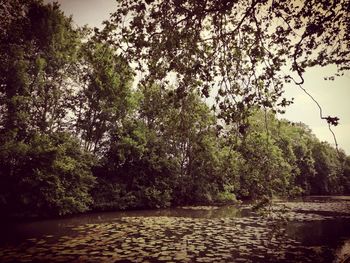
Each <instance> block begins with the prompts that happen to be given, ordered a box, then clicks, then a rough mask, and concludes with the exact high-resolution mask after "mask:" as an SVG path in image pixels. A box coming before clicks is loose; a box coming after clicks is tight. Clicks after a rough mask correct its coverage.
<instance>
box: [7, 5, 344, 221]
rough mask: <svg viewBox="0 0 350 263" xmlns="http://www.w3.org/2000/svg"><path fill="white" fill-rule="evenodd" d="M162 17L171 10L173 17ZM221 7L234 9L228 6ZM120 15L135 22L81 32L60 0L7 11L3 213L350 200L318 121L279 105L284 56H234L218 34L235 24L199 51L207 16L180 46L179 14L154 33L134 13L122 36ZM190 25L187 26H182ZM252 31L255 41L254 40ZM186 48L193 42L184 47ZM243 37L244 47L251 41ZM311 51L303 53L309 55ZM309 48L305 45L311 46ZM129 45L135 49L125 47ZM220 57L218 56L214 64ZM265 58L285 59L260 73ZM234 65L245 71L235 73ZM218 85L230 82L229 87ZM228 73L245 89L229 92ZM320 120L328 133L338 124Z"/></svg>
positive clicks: (297, 68) (339, 157)
mask: <svg viewBox="0 0 350 263" xmlns="http://www.w3.org/2000/svg"><path fill="white" fill-rule="evenodd" d="M124 2H128V1H124ZM129 2H130V1H129ZM141 2H143V1H135V5H134V6H127V5H125V8H128V9H129V10H132V11H133V12H135V13H136V14H140V15H145V16H146V14H145V12H144V11H143V10H144V9H143V6H142V5H140V4H139V5H137V4H138V3H141ZM146 2H147V3H148V2H152V1H146ZM170 2H171V1H170ZM180 2H181V1H180ZM190 2H191V1H190ZM194 2H196V1H194ZM204 2H205V1H204ZM214 2H215V1H214ZM219 2H220V1H219ZM223 2H225V1H223ZM253 2H254V1H253ZM257 2H259V1H257ZM263 2H264V1H262V2H261V3H262V5H263V4H264V3H263ZM130 3H132V1H131V2H130ZM148 4H149V3H148ZM162 8H164V10H163V11H164V14H166V12H168V11H169V10H168V9H166V8H167V7H166V6H163V7H162ZM198 8H199V7H198ZM220 8H222V10H221V11H223V10H224V8H225V6H223V7H220ZM183 9H184V10H183ZM183 9H179V10H177V9H176V10H175V11H176V12H179V13H180V15H179V16H178V17H180V18H181V17H182V16H181V14H185V13H186V12H187V11H186V10H185V8H183ZM152 10H153V11H154V12H156V11H157V10H156V9H152ZM203 10H204V9H203ZM181 12H185V13H181ZM208 12H209V11H208ZM121 14H123V15H127V14H126V11H125V10H123V9H122V8H121V9H120V10H119V11H118V12H117V13H115V14H114V16H112V20H110V21H106V22H105V28H104V29H102V30H100V29H97V28H95V29H91V28H88V27H77V26H75V25H73V21H72V18H70V17H67V16H66V15H64V13H63V12H62V11H61V10H60V7H59V5H58V4H43V3H42V2H40V1H33V0H24V1H20V0H16V1H8V2H6V3H5V4H4V7H2V10H1V13H0V21H1V23H0V59H1V63H0V211H1V214H2V215H3V216H6V217H48V216H49V217H52V216H63V215H68V214H74V213H81V212H85V211H107V210H108V211H110V210H125V209H141V208H165V207H171V206H179V205H193V204H227V203H234V202H237V200H256V201H261V202H262V201H265V200H270V199H271V198H272V197H295V196H300V195H329V194H332V195H338V194H339V195H341V194H350V156H347V155H346V154H345V152H344V151H342V150H341V149H336V148H334V147H333V146H331V145H330V144H329V143H327V142H321V141H320V140H318V139H317V138H316V136H315V135H314V134H313V132H312V131H311V130H310V128H308V126H307V125H305V124H303V123H291V122H290V121H288V120H285V119H283V118H280V117H278V116H277V112H279V113H281V112H283V111H284V110H288V107H287V106H288V105H289V104H290V103H291V102H289V101H287V100H286V99H283V98H282V97H281V96H282V94H283V91H282V86H281V85H282V84H281V83H280V82H278V81H277V80H276V81H275V82H273V81H272V80H274V79H275V78H276V76H277V73H276V72H277V71H278V70H279V68H281V67H282V64H283V63H284V62H283V61H282V57H283V55H284V54H285V53H283V52H282V53H278V50H277V51H276V52H277V53H276V54H277V55H276V57H269V54H267V53H264V52H263V49H259V48H254V47H253V48H250V49H245V50H246V51H247V50H249V52H250V53H249V52H248V51H247V52H248V53H246V54H244V49H243V48H242V50H243V51H241V52H239V51H238V49H235V48H233V47H230V46H227V45H228V44H227V43H230V42H229V41H228V40H227V39H226V37H232V35H231V34H225V33H224V34H223V33H222V30H221V31H220V29H219V26H221V27H220V28H221V29H223V28H224V26H223V24H220V23H224V22H223V21H213V23H214V29H213V30H214V31H213V34H223V35H221V37H223V38H221V39H220V41H219V40H218V41H217V42H215V41H214V40H213V41H212V42H210V43H209V44H208V46H190V45H192V44H193V43H195V42H196V41H197V40H198V39H194V38H195V37H197V38H203V35H200V33H198V34H195V33H193V32H195V30H197V29H196V27H197V26H198V25H197V24H196V21H197V20H196V19H195V18H198V17H199V16H198V14H197V15H192V17H191V19H190V20H188V21H187V22H186V23H187V24H186V26H188V27H192V29H193V30H194V31H193V32H192V31H191V30H190V28H187V29H186V30H187V31H186V32H187V33H186V32H185V31H180V30H179V31H177V34H178V35H176V33H174V31H172V32H173V33H172V34H175V35H174V38H173V39H171V38H169V35H166V33H167V31H166V30H167V29H169V28H173V29H174V27H173V26H174V25H172V24H171V19H172V18H171V17H168V18H169V21H170V22H169V24H164V23H162V21H157V20H149V21H153V22H154V23H153V24H151V23H148V24H147V23H143V22H142V21H141V20H142V18H141V17H140V16H137V15H136V16H135V19H134V20H132V21H131V22H130V24H129V25H128V27H129V31H128V30H127V29H124V31H123V28H119V24H117V22H116V21H120V20H121V17H120V15H121ZM306 15H307V14H305V16H306ZM150 16H152V14H150ZM194 17H195V18H194ZM192 18H193V19H192ZM201 19H203V20H205V18H201ZM252 20H253V21H254V17H252ZM183 21H186V16H185V17H184V18H183V19H180V20H179V21H177V23H175V24H176V25H180V24H181V23H182V22H183ZM210 21H211V20H210ZM158 22H159V23H160V24H157V23H158ZM323 22H325V21H323ZM326 22H327V21H326ZM159 25H161V26H160V27H159ZM240 25H241V26H242V34H243V35H244V34H255V33H254V32H255V31H254V32H253V31H252V30H253V29H249V28H246V29H244V28H243V25H244V23H241V24H240ZM152 26H153V28H152ZM161 27H164V28H163V29H164V30H163V33H164V34H165V35H164V36H163V38H160V37H157V34H156V33H154V34H151V36H150V35H149V36H148V37H147V34H149V32H156V30H157V29H162V28H161ZM227 28H230V26H229V25H227ZM227 28H226V29H227ZM119 29H120V31H118V30H119ZM175 29H176V28H175ZM254 29H257V30H258V32H260V33H261V32H262V31H264V30H263V29H261V28H259V27H254ZM259 30H260V31H259ZM280 30H282V29H280ZM308 30H309V31H310V33H309V35H306V36H305V39H306V38H307V37H310V39H311V38H313V37H314V36H313V34H315V36H322V33H317V30H316V29H315V28H313V30H316V31H313V32H311V31H312V28H309V29H308ZM219 31H220V32H219ZM115 32H117V33H118V32H122V35H123V37H125V36H128V41H129V43H126V42H125V41H124V42H123V41H122V40H117V39H113V37H114V36H115V35H114V33H115ZM252 32H253V33H252ZM208 34H209V33H208ZM318 34H319V35H318ZM280 36H281V37H280V38H279V39H276V42H275V43H279V44H281V43H283V45H284V46H285V47H288V45H287V44H288V43H289V42H288V41H287V42H284V40H286V39H282V38H283V37H284V36H286V34H285V32H284V33H283V32H282V33H281V32H280ZM204 37H206V36H204ZM176 38H178V39H182V41H179V43H180V44H176V43H177V42H176ZM225 39H226V40H225ZM242 39H245V40H244V41H246V42H244V41H243V40H242V41H243V42H242V43H241V42H240V44H242V45H243V46H244V45H246V46H247V45H249V43H250V44H251V43H252V42H249V41H248V40H249V38H247V37H246V38H244V37H242ZM257 39H259V37H257ZM118 41H119V42H118ZM152 41H153V42H152ZM157 41H158V42H157ZM174 41H175V42H174ZM237 41H241V39H239V40H237ZM330 41H331V40H330ZM306 42H307V41H306V40H305V41H304V42H303V43H302V44H301V43H300V45H299V47H298V48H299V50H298V52H299V53H302V52H301V50H302V49H303V48H304V46H302V45H304V44H305V43H306ZM116 43H117V44H116ZM222 43H226V44H227V45H226V46H225V45H224V44H222ZM261 43H263V41H262V42H261ZM286 43H287V44H286ZM310 43H311V42H308V43H306V44H305V45H308V44H309V45H310V46H308V48H309V49H313V46H312V45H311V44H310ZM276 45H277V44H276ZM126 47H130V48H127V49H126V50H125V51H124V49H125V48H126ZM211 47H215V48H217V49H218V50H221V49H222V50H224V49H225V48H226V49H229V50H231V51H232V52H231V53H228V54H226V53H225V54H226V55H227V56H228V57H229V58H230V59H231V62H230V64H229V65H228V62H227V61H229V59H228V58H227V57H221V55H217V53H215V52H216V51H215V52H214V51H213V50H212V49H211ZM256 47H259V45H258V44H256ZM172 48H174V49H172ZM315 48H316V47H315ZM175 49H181V50H182V51H179V52H180V53H179V52H177V51H174V50H175ZM271 49H272V48H271ZM181 52H182V53H181ZM205 52H208V53H205ZM298 52H297V53H298ZM191 53H193V54H194V55H191ZM299 53H298V56H299ZM208 54H211V55H212V57H213V60H210V62H207V63H206V64H204V62H203V61H209V58H208V57H207V55H208ZM220 54H221V53H220ZM162 55H164V57H163V58H162V59H161V58H159V56H162ZM195 55H197V56H198V57H196V59H194V56H195ZM208 56H209V55H208ZM223 56H224V55H223ZM230 56H231V57H230ZM265 56H267V57H268V60H273V61H274V62H275V63H272V64H273V66H271V65H272V64H271V65H270V64H269V65H270V66H269V67H266V69H264V70H260V73H259V72H258V71H259V70H258V68H259V66H258V65H259V63H262V61H264V57H265ZM246 57H249V58H250V60H249V61H246ZM300 57H302V56H301V55H300ZM300 57H296V56H294V62H295V63H294V64H293V65H292V67H293V69H294V72H296V73H297V75H298V76H300V77H301V78H302V72H303V69H302V67H303V65H304V66H305V65H306V64H305V63H304V64H303V63H300V64H297V63H296V61H297V59H298V58H300ZM151 58H152V59H151ZM191 58H192V60H191ZM277 58H280V61H278V59H277ZM146 59H147V61H146V62H145V60H146ZM224 59H226V60H225V63H226V64H225V65H223V63H224V62H222V60H224ZM318 59H320V58H318ZM323 59H324V61H327V59H326V58H323ZM240 61H241V62H240ZM137 62H139V63H137ZM195 62H198V63H199V64H196V63H195ZM316 62H317V61H316ZM316 62H315V61H313V63H314V64H315V63H316ZM239 63H241V64H239ZM310 63H311V62H310ZM325 63H326V62H325ZM209 64H210V65H209ZM311 64H312V63H311ZM203 65H205V66H208V67H209V66H210V67H211V68H212V71H208V69H207V68H206V67H205V66H203ZM215 65H216V66H215ZM233 65H235V66H233ZM246 65H249V66H250V69H253V70H254V69H256V71H254V72H255V74H258V73H259V74H260V75H259V76H253V77H252V80H251V85H252V86H254V88H247V87H246V86H242V85H243V84H242V83H245V80H244V79H243V78H244V76H245V75H244V74H246V72H247V68H246ZM308 65H310V64H308ZM145 66H147V69H141V68H142V67H145ZM221 66H222V67H221ZM228 66H230V67H231V68H235V70H236V71H235V72H228V71H225V70H226V69H227V68H228ZM220 67H221V68H220ZM278 67H279V68H278ZM237 68H238V69H239V70H238V69H237ZM189 69H191V70H190V71H189ZM139 72H144V74H145V75H147V77H143V76H140V73H139ZM169 72H170V73H172V75H173V77H171V74H170V76H169V74H167V73H169ZM174 72H175V73H174ZM257 72H258V73H257ZM141 75H142V73H141ZM219 75H220V76H224V77H223V79H222V81H221V80H218V78H219V77H220V76H219ZM229 76H232V79H235V80H233V81H232V82H231V83H230V84H227V82H226V80H227V81H230V78H229ZM198 79H200V80H198ZM281 79H283V78H281ZM236 80H237V81H236ZM283 80H285V81H293V80H291V79H288V78H286V79H283ZM280 81H282V80H280ZM214 82H216V83H220V84H218V85H212V83H214ZM296 82H297V81H296ZM301 82H302V81H301ZM301 82H299V83H296V84H298V85H299V84H301ZM240 83H241V84H242V85H241V84H240ZM265 83H267V84H265ZM245 85H248V84H245ZM249 85H250V84H249ZM265 85H266V87H265ZM228 86H229V87H228ZM272 86H274V87H273V88H272ZM213 90H217V93H218V95H217V96H216V97H215V95H214V96H213V95H212V92H213ZM229 91H230V92H229ZM232 94H233V95H235V97H234V96H232ZM230 96H232V98H231V97H230ZM211 98H213V99H211ZM229 98H231V99H229ZM285 107H287V108H285ZM279 116H280V115H279ZM321 117H322V116H321ZM315 118H318V116H315ZM322 118H324V119H326V121H327V122H328V124H334V123H335V122H337V119H335V118H332V117H322ZM325 125H327V124H325Z"/></svg>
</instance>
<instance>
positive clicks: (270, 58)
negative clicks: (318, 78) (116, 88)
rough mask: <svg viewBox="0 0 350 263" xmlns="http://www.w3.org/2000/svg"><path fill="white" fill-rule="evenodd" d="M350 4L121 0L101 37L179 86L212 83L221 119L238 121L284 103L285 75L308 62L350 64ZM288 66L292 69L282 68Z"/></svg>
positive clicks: (154, 75)
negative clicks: (252, 111) (252, 110)
mask: <svg viewBox="0 0 350 263" xmlns="http://www.w3.org/2000/svg"><path fill="white" fill-rule="evenodd" d="M349 5H350V2H349V0H341V1H327V0H322V1H318V0H311V1H306V2H299V1H266V0H251V1H230V0H228V1H213V0H210V1H201V0H180V1H178V0H172V1H159V0H158V1H151V0H137V1H131V0H123V1H119V2H118V7H117V11H116V12H115V13H114V14H113V15H112V17H111V20H110V21H106V22H105V25H106V26H105V29H104V30H103V31H102V32H101V33H100V37H101V38H102V39H106V40H108V41H110V42H111V43H114V44H115V45H116V46H117V47H118V48H120V49H121V50H123V51H124V52H125V53H124V54H125V56H126V57H127V58H128V60H129V61H130V62H131V61H134V62H136V63H138V65H139V66H138V68H139V69H140V70H143V71H144V72H145V76H146V77H145V78H147V79H155V80H161V79H165V80H166V79H167V78H168V76H169V73H172V75H175V76H176V78H177V81H178V83H179V86H178V91H179V92H180V93H183V94H186V93H187V91H188V87H198V88H199V89H201V91H202V94H203V95H204V96H206V97H209V95H210V92H211V90H217V91H218V92H217V95H218V96H217V99H216V100H217V103H218V106H219V111H221V112H222V113H223V116H224V117H225V120H226V121H228V122H231V121H239V120H241V119H244V118H246V116H247V115H249V111H247V109H250V108H251V106H252V105H259V106H261V107H265V108H277V109H279V108H280V106H282V107H283V106H286V105H288V104H289V103H290V102H289V101H287V100H286V99H281V96H282V94H283V85H284V82H289V81H291V80H293V81H294V82H295V84H297V85H300V84H302V83H303V82H304V80H303V72H304V71H305V69H306V68H308V67H312V66H315V65H321V66H326V65H330V64H335V65H337V67H338V70H339V72H338V74H342V73H343V72H344V71H345V70H348V69H349V62H350V51H349V43H350V41H349V40H350V35H349V16H348V11H349V10H348V7H349ZM286 68H287V69H288V68H289V69H290V73H288V74H284V73H283V70H285V69H286ZM213 88H214V89H213ZM325 119H326V120H327V121H328V123H330V124H335V125H336V124H337V119H335V118H332V117H329V118H328V117H325Z"/></svg>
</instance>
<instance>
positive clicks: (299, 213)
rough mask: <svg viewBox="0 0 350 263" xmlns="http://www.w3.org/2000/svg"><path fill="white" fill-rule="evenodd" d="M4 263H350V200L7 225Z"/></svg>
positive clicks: (0, 258) (0, 248) (0, 238)
mask: <svg viewBox="0 0 350 263" xmlns="http://www.w3.org/2000/svg"><path fill="white" fill-rule="evenodd" d="M0 232H1V235H0V262H18V261H22V262H67V261H70V262H220V261H221V262H281V261H283V262H348V261H345V260H347V258H348V260H350V197H344V196H343V197H324V196H318V197H308V198H304V199H303V200H294V201H281V200H279V201H276V202H275V204H274V205H272V206H271V207H270V208H269V213H268V214H265V215H264V216H260V215H259V214H256V213H254V212H252V210H251V207H250V205H245V204H243V205H239V206H224V207H206V206H203V207H179V208H171V209H160V210H141V211H127V212H105V213H88V214H82V215H78V216H73V217H67V218H61V219H52V220H42V221H32V222H16V223H15V222H14V223H2V224H1V227H0Z"/></svg>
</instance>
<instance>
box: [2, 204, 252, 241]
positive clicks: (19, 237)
mask: <svg viewBox="0 0 350 263" xmlns="http://www.w3.org/2000/svg"><path fill="white" fill-rule="evenodd" d="M251 214H252V212H251V209H250V208H248V207H246V206H233V205H230V206H223V207H202V208H201V209H198V208H196V207H183V208H181V207H179V208H169V209H159V210H154V209H153V210H135V211H118V212H101V213H87V214H81V215H76V216H72V217H66V218H60V219H51V220H40V221H32V222H15V223H11V222H6V223H2V224H1V226H0V231H1V233H2V234H1V236H0V244H4V243H9V244H14V243H20V242H22V241H23V240H25V239H28V238H38V237H41V236H44V235H55V236H64V235H72V234H74V231H73V230H72V228H74V227H76V226H80V225H85V224H98V223H109V222H115V221H118V220H119V219H120V218H122V217H150V216H168V217H190V218H227V217H229V218H232V217H246V216H250V215H251Z"/></svg>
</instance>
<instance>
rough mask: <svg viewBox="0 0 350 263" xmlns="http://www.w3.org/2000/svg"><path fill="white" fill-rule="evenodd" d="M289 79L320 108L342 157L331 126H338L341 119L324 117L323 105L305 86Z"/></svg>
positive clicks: (321, 116)
mask: <svg viewBox="0 0 350 263" xmlns="http://www.w3.org/2000/svg"><path fill="white" fill-rule="evenodd" d="M288 77H289V78H291V79H292V80H293V81H294V83H295V85H297V86H298V87H299V88H300V89H301V90H302V91H303V92H304V93H305V94H306V95H308V96H309V98H311V99H312V100H313V101H314V102H315V104H316V105H317V107H318V109H319V113H320V118H321V119H322V120H326V121H327V123H328V129H329V131H330V132H331V133H332V135H333V140H334V143H335V148H336V150H337V153H338V156H339V157H340V153H339V148H338V141H337V138H336V136H335V133H334V131H333V129H332V127H331V125H334V126H337V125H338V124H339V118H338V117H331V116H327V117H325V116H323V111H322V107H321V105H320V104H319V103H318V101H317V100H316V99H315V98H314V97H313V96H312V95H311V94H310V93H309V92H308V91H307V90H306V89H305V88H303V86H302V85H301V84H300V83H298V82H296V81H295V80H294V79H293V78H292V77H291V76H288Z"/></svg>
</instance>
